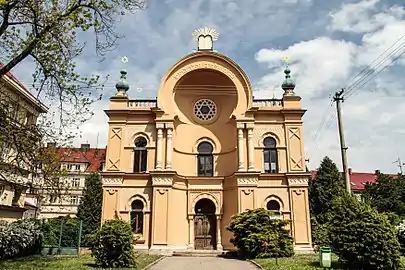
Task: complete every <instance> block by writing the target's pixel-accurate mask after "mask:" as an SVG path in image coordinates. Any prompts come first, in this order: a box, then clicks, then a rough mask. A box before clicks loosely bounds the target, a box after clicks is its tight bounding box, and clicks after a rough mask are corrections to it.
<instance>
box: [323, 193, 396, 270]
mask: <svg viewBox="0 0 405 270" xmlns="http://www.w3.org/2000/svg"><path fill="white" fill-rule="evenodd" d="M331 210H332V211H333V212H334V213H335V217H334V219H333V220H331V221H330V227H329V233H330V239H331V246H332V251H333V252H334V253H335V254H336V255H338V257H339V260H340V261H342V262H343V263H345V264H346V265H347V266H348V267H349V268H350V269H401V268H400V264H401V263H400V252H399V248H400V246H399V243H398V239H397V230H396V229H395V227H394V226H393V225H392V224H391V223H390V221H389V220H388V217H387V216H386V215H385V214H381V213H378V212H377V211H376V210H374V209H373V208H372V207H371V206H370V205H369V204H367V203H364V202H361V201H359V200H358V199H357V198H355V197H354V196H352V195H349V194H345V195H343V196H340V197H336V198H334V199H333V201H332V203H331Z"/></svg>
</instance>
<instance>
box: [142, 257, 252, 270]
mask: <svg viewBox="0 0 405 270" xmlns="http://www.w3.org/2000/svg"><path fill="white" fill-rule="evenodd" d="M230 269H232V270H253V269H257V268H256V266H254V265H253V264H252V263H250V262H248V261H241V260H235V259H224V258H219V257H166V258H164V259H163V260H161V261H160V262H158V263H157V264H155V265H154V266H152V267H151V268H149V270H230Z"/></svg>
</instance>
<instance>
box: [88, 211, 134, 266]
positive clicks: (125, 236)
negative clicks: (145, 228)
mask: <svg viewBox="0 0 405 270" xmlns="http://www.w3.org/2000/svg"><path fill="white" fill-rule="evenodd" d="M89 242H90V245H91V251H92V256H94V258H95V259H96V263H97V264H98V265H100V266H101V267H112V268H116V267H131V266H134V265H135V255H134V249H133V246H132V244H133V242H134V237H133V234H132V228H131V226H130V225H129V223H127V222H125V221H123V220H118V219H114V220H107V221H106V222H105V223H104V224H103V225H102V226H101V228H100V230H99V231H98V232H97V233H95V234H94V235H92V236H91V237H90V241H89Z"/></svg>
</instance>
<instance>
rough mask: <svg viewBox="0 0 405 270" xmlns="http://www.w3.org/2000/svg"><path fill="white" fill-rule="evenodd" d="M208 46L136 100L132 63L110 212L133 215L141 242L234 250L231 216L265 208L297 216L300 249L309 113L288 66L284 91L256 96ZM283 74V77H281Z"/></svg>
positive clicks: (306, 226) (304, 238) (122, 90)
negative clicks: (152, 93) (150, 95)
mask: <svg viewBox="0 0 405 270" xmlns="http://www.w3.org/2000/svg"><path fill="white" fill-rule="evenodd" d="M200 34H201V35H199V36H198V37H197V38H198V46H199V47H198V48H199V50H198V51H197V52H195V53H191V54H189V55H187V56H185V57H183V58H182V59H180V60H179V61H178V62H177V63H175V64H174V65H173V66H172V67H171V68H170V69H169V70H168V72H167V73H166V74H165V75H164V77H163V79H162V81H161V85H160V88H159V90H158V97H157V100H130V99H129V98H128V96H127V93H126V92H127V90H128V89H129V85H128V83H127V81H126V74H127V73H126V71H121V74H122V75H121V80H120V81H119V82H118V83H117V85H116V87H117V94H116V95H115V96H113V97H111V99H110V108H109V109H108V110H106V114H107V115H108V117H109V120H108V124H109V130H108V146H107V156H106V167H105V170H104V171H103V173H102V178H103V211H102V220H103V221H104V220H106V219H113V218H115V217H119V218H122V219H123V220H127V221H131V224H132V227H133V231H134V233H135V234H137V235H139V236H140V239H139V240H137V244H136V245H135V248H137V249H150V251H151V252H160V253H172V252H173V251H186V250H215V251H218V252H219V251H222V250H231V249H234V246H233V245H232V244H231V243H230V241H229V240H230V238H231V236H232V235H231V233H230V232H229V231H227V230H226V226H227V225H228V224H229V222H230V219H231V216H232V215H234V214H237V213H240V212H243V211H245V210H246V209H254V208H260V207H264V208H267V209H270V210H274V211H277V212H278V213H279V217H280V218H282V219H288V220H291V221H292V222H291V227H290V229H291V233H292V236H293V237H294V246H295V249H296V250H311V249H312V244H311V224H310V217H309V205H308V179H309V177H310V174H309V173H307V172H306V168H305V157H304V143H303V128H302V125H303V121H302V117H303V115H304V113H305V110H304V109H302V108H301V103H300V100H301V98H300V97H299V96H297V95H295V93H294V87H295V83H294V81H293V80H292V79H291V78H290V70H289V69H288V68H287V69H286V70H285V74H286V79H285V81H284V83H283V85H282V88H283V90H284V95H283V98H282V99H260V100H259V99H257V100H256V99H254V98H253V93H252V87H251V84H250V82H249V79H248V77H247V75H246V73H245V72H244V71H243V70H242V69H241V68H240V67H239V66H238V65H237V64H236V63H235V62H234V61H232V60H231V59H230V58H228V57H226V56H225V55H222V54H220V53H217V52H214V51H213V50H212V39H213V38H215V36H212V35H210V33H206V32H204V31H202V32H201V33H200ZM280 80H281V78H280Z"/></svg>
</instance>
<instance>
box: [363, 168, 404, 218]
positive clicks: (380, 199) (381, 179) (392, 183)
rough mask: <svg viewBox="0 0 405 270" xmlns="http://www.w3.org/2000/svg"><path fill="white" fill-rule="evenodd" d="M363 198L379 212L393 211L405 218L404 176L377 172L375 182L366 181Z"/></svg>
mask: <svg viewBox="0 0 405 270" xmlns="http://www.w3.org/2000/svg"><path fill="white" fill-rule="evenodd" d="M363 198H364V200H366V201H367V202H369V203H370V204H371V205H372V206H373V207H375V208H376V209H377V210H378V211H379V212H393V213H395V214H397V215H398V216H399V217H400V218H401V219H405V176H403V175H398V177H397V178H395V179H393V177H392V176H390V175H386V174H379V175H378V177H377V180H376V182H375V183H367V184H366V188H365V191H364V193H363Z"/></svg>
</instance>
